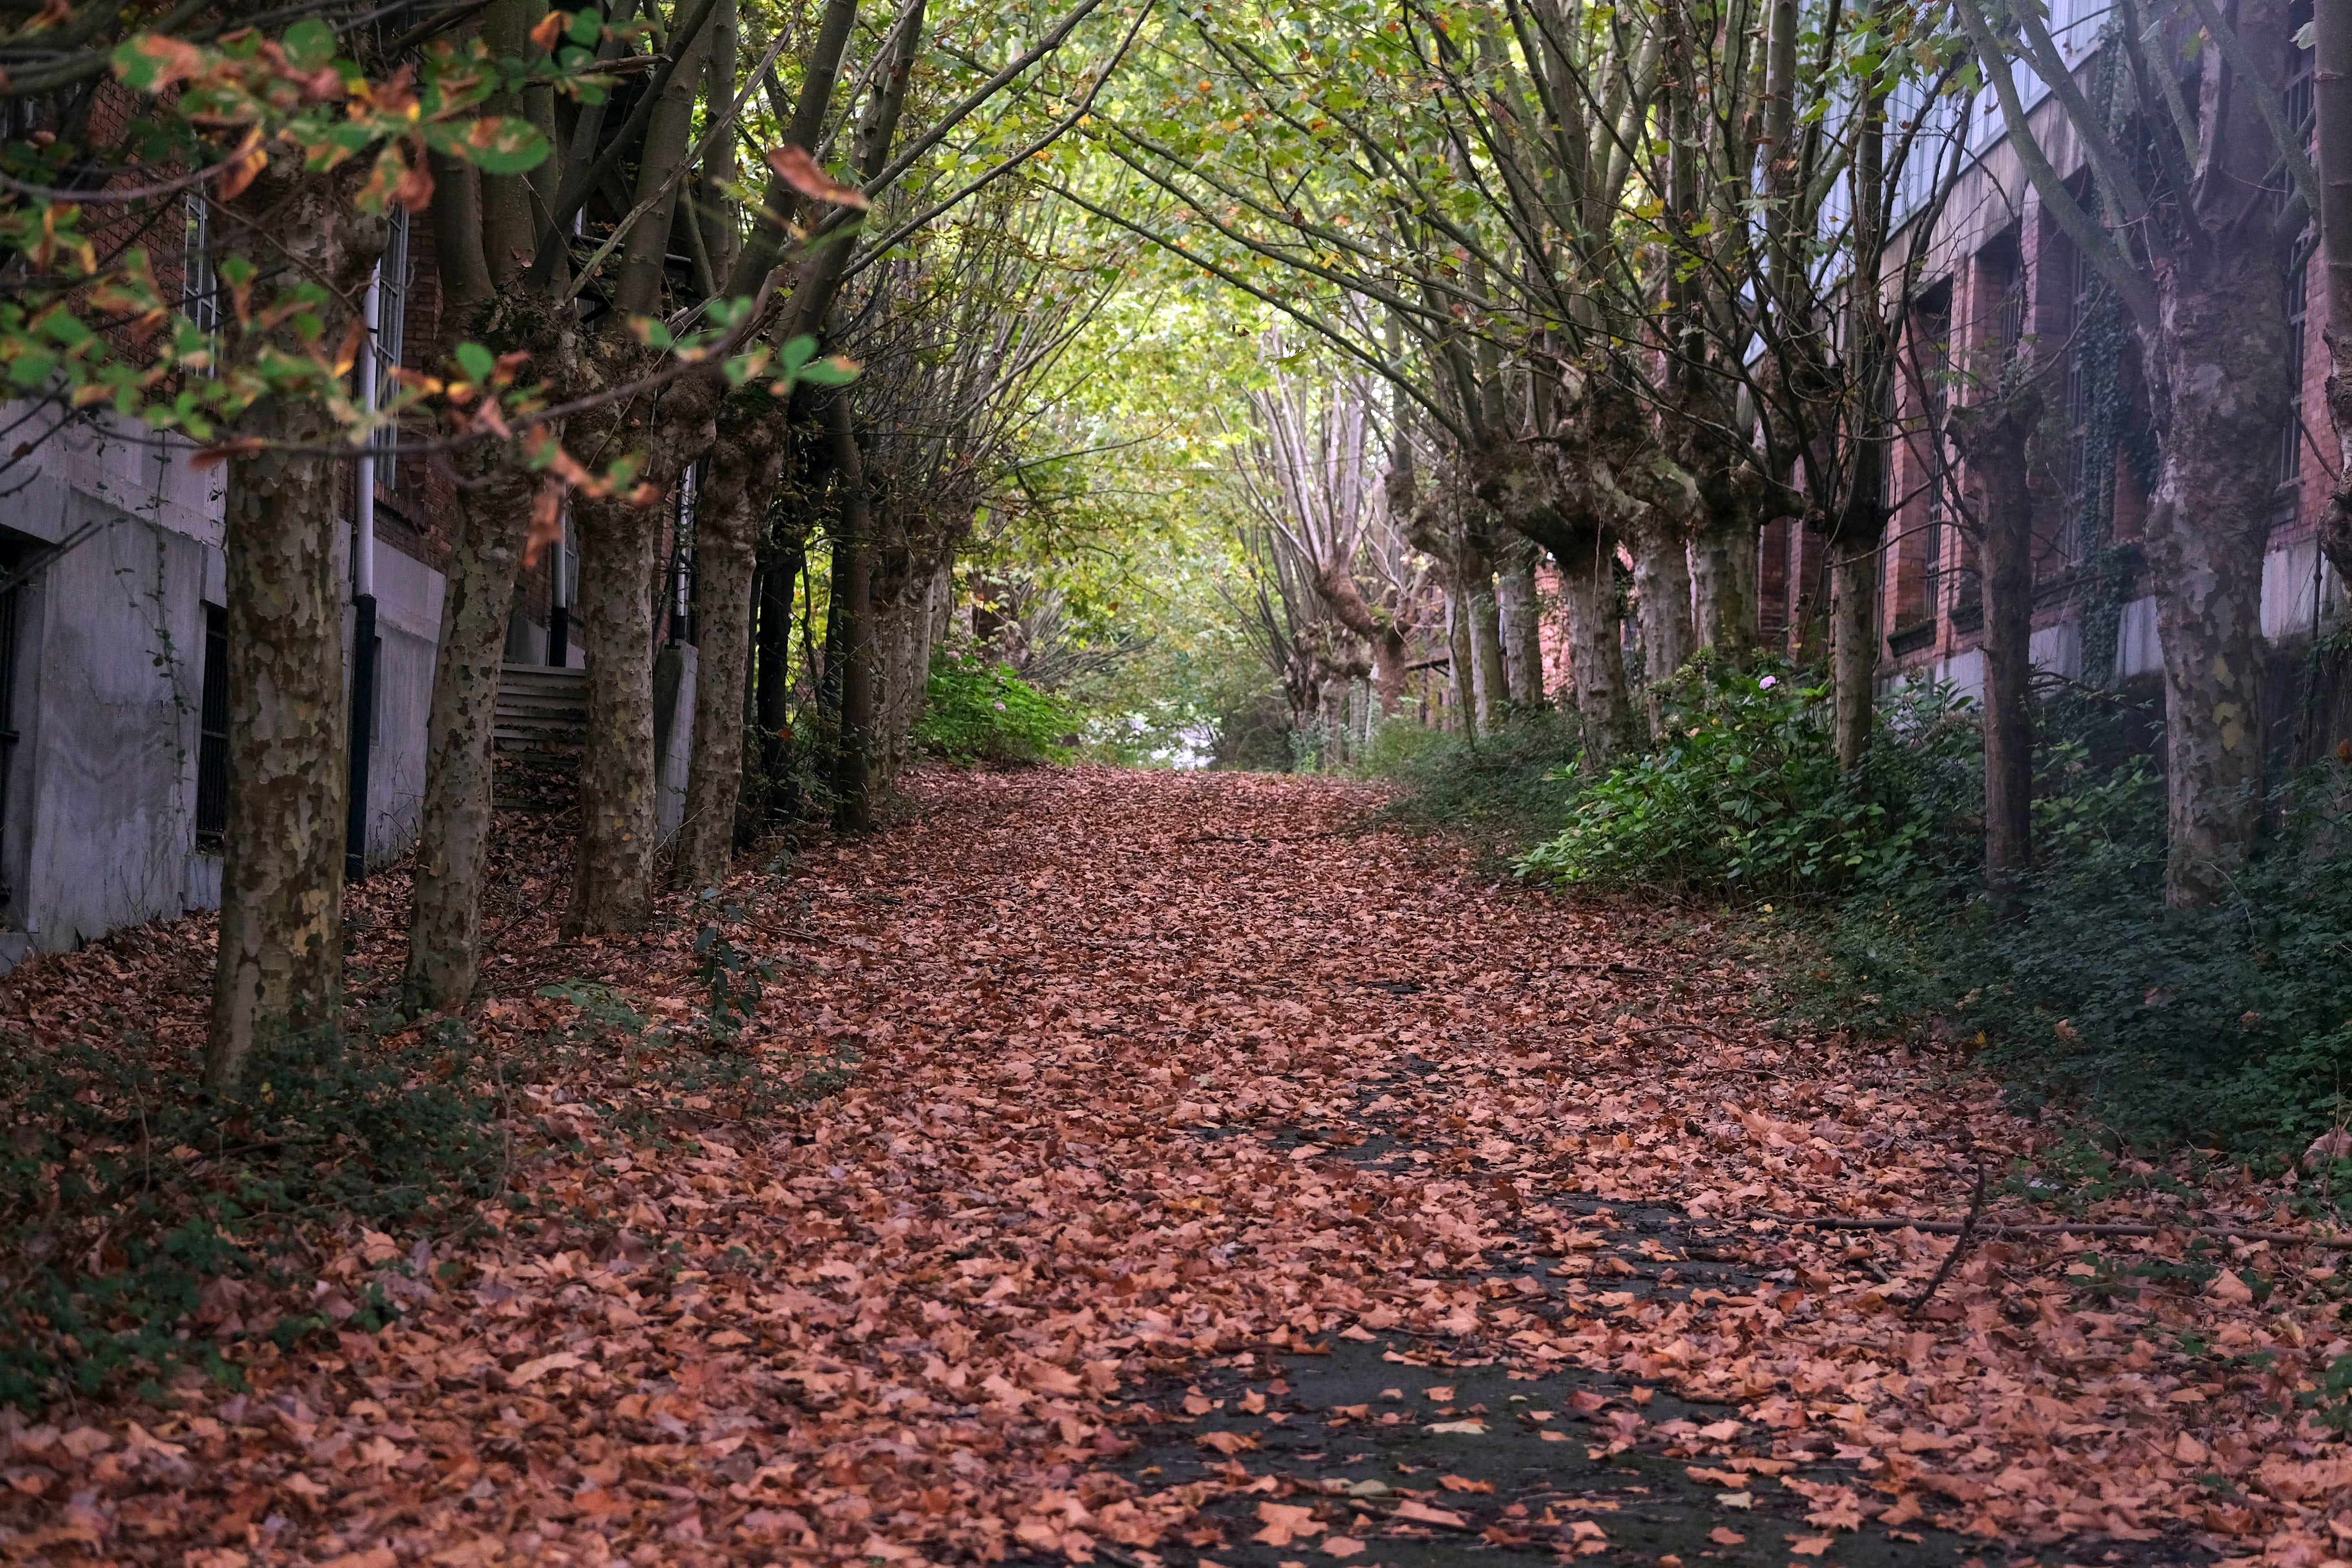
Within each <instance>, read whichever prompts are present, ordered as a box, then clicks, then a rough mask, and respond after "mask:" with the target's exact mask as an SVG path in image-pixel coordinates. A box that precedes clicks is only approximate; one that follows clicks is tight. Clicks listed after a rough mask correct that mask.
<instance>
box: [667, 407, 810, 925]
mask: <svg viewBox="0 0 2352 1568" xmlns="http://www.w3.org/2000/svg"><path fill="white" fill-rule="evenodd" d="M784 434H785V433H784V430H783V427H782V412H781V411H780V410H768V409H761V410H760V411H758V413H757V416H756V417H750V418H744V419H740V420H737V421H734V422H731V426H730V432H729V434H728V435H727V436H726V437H725V438H723V439H721V440H719V442H717V443H716V444H714V445H713V446H712V448H711V452H710V456H709V463H708V464H707V465H706V477H705V479H704V483H703V487H702V493H701V510H700V512H699V514H698V516H697V517H696V519H695V534H694V567H695V583H696V593H695V599H696V618H697V622H698V631H699V636H698V659H697V661H696V664H695V676H694V679H695V686H694V755H693V757H692V758H691V760H690V761H689V763H688V771H687V784H686V822H685V826H684V828H683V830H682V831H681V832H680V834H679V838H678V846H677V864H676V866H675V868H674V871H673V875H672V880H673V881H674V882H675V883H677V885H678V886H680V887H703V886H714V885H716V884H717V883H720V882H723V881H725V880H726V876H727V873H728V871H729V869H730V867H731V866H732V865H733V864H734V860H735V830H736V808H737V804H738V802H739V801H740V799H741V795H742V789H743V730H744V707H745V694H746V688H747V687H748V686H749V685H750V678H751V608H752V606H751V591H752V580H753V577H754V576H755V573H756V568H757V565H758V551H759V537H760V524H761V521H762V520H763V519H764V518H765V517H766V516H767V512H768V503H769V501H770V499H771V498H772V497H773V495H774V493H775V488H776V484H777V481H778V479H779V478H780V477H781V476H782V471H783V461H784V452H785V442H784V440H783V436H784Z"/></svg>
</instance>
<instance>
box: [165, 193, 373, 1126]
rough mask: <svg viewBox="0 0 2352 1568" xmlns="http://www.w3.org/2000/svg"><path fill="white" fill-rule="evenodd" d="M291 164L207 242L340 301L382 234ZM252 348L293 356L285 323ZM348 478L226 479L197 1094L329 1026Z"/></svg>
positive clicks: (307, 411) (306, 424)
mask: <svg viewBox="0 0 2352 1568" xmlns="http://www.w3.org/2000/svg"><path fill="white" fill-rule="evenodd" d="M298 164H299V161H297V160H291V159H287V160H277V161H273V162H272V164H271V167H270V168H269V170H268V172H265V173H264V174H263V175H262V176H261V178H259V179H258V180H257V181H256V182H255V183H254V184H253V185H252V186H251V188H249V189H248V190H247V192H246V193H245V195H244V197H243V199H242V200H240V201H239V202H238V204H236V209H235V211H234V213H233V214H231V215H230V216H229V217H228V218H227V219H226V220H224V221H222V222H220V223H219V225H218V226H217V228H216V230H215V232H216V233H217V234H219V235H221V236H222V239H223V242H224V244H225V247H226V249H228V250H229V251H231V252H234V253H236V254H241V255H244V256H247V257H248V258H249V259H251V260H252V261H253V262H254V264H255V266H256V267H257V268H259V269H260V270H262V271H263V272H265V273H267V274H276V273H278V271H279V270H280V269H282V268H284V267H288V266H289V265H290V266H292V267H297V268H299V269H300V270H301V271H302V272H304V273H306V274H308V275H309V276H311V277H317V278H319V279H320V280H322V281H324V282H326V283H327V284H328V285H329V286H330V287H333V288H335V289H336V290H338V291H339V292H340V293H341V297H342V298H345V299H347V300H352V301H356V300H357V299H358V298H359V297H360V293H361V291H362V288H363V287H365V285H366V281H367V275H368V269H369V268H370V267H372V266H373V265H374V261H375V258H376V256H378V255H380V254H381V253H382V252H383V243H384V237H385V233H386V229H385V225H384V223H383V219H381V218H368V217H363V216H362V215H360V214H357V213H355V212H354V211H353V210H352V206H351V188H352V184H353V183H355V182H354V181H353V180H352V179H351V178H350V177H349V176H348V175H345V174H337V175H331V176H320V175H310V174H303V173H300V172H297V169H298ZM343 325H344V323H342V322H340V321H334V322H331V323H330V331H331V332H340V331H341V330H342V328H343ZM268 338H269V339H270V340H271V343H272V346H274V347H275V348H277V349H278V350H280V351H285V352H299V351H300V348H299V343H298V342H297V340H295V336H294V331H293V329H292V327H291V326H290V325H287V326H281V327H279V328H278V329H276V330H275V331H273V332H271V333H270V334H268ZM256 348H257V345H254V344H251V343H247V344H245V345H240V348H239V352H240V354H241V355H247V354H250V353H252V352H253V351H254V350H255V349H256ZM236 434H238V435H240V436H254V437H260V438H262V439H264V440H267V441H271V442H278V443H285V444H312V445H318V446H326V445H329V444H331V443H332V442H333V441H334V439H335V437H336V434H337V426H336V423H335V419H334V415H333V413H331V411H330V410H329V409H328V408H327V406H326V405H325V404H324V403H323V402H320V401H318V400H315V399H288V400H279V399H277V398H268V399H264V400H263V401H262V402H259V403H257V405H255V407H254V408H253V409H252V410H250V411H249V412H248V413H247V415H246V416H245V417H244V418H243V419H241V420H239V421H238V424H237V430H236ZM348 478H349V471H348V470H347V469H346V468H345V467H344V465H342V464H341V463H340V462H337V461H335V460H334V459H332V458H329V457H322V456H319V455H310V454H297V453H292V452H286V451H276V450H264V451H261V452H256V453H249V454H246V455H240V456H237V457H235V458H233V459H232V460H231V461H230V464H229V467H228V498H227V513H226V536H227V537H226V544H227V555H228V576H227V606H226V608H227V612H228V614H227V622H228V693H229V710H228V821H227V824H226V832H225V835H224V839H223V851H222V852H223V865H222V871H221V918H220V947H219V953H218V967H217V968H216V970H215V977H214V987H213V1009H212V1023H211V1030H210V1033H209V1036H208V1038H207V1040H206V1043H205V1081H206V1082H208V1083H210V1084H212V1085H214V1086H215V1087H219V1086H223V1085H226V1084H229V1083H233V1082H236V1080H237V1078H238V1077H239V1076H240V1075H241V1074H242V1072H243V1071H244V1068H245V1064H246V1061H247V1058H248V1057H249V1056H250V1054H251V1052H252V1051H253V1048H254V1047H255V1045H256V1044H257V1043H260V1042H264V1041H267V1040H270V1039H273V1038H278V1037H282V1036H284V1035H286V1034H291V1033H302V1032H306V1031H310V1030H332V1029H334V1028H335V1027H337V1026H338V1024H339V1022H340V1019H341V1008H342V977H343V946H342V887H343V849H344V834H345V826H346V823H345V810H344V802H345V790H346V789H348V787H349V779H348V778H347V776H346V775H347V769H346V766H345V748H346V747H348V746H349V744H350V736H349V734H348V729H347V726H346V723H345V708H346V704H347V702H348V701H349V695H348V693H347V690H346V685H345V672H344V658H343V575H342V570H341V568H342V565H343V549H342V548H341V547H342V542H343V530H342V527H341V505H340V501H341V494H342V490H343V486H344V484H345V482H346V481H347V479H348Z"/></svg>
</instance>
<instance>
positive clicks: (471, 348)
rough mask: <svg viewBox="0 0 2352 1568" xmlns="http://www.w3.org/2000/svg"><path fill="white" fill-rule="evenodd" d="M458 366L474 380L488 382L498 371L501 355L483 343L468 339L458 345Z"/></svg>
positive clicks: (468, 378)
mask: <svg viewBox="0 0 2352 1568" xmlns="http://www.w3.org/2000/svg"><path fill="white" fill-rule="evenodd" d="M457 368H458V369H460V370H462V371H465V372H466V379H467V380H468V381H472V382H488V380H489V379H490V378H491V377H492V376H493V375H495V374H497V373H498V369H499V357H498V356H497V355H496V354H493V353H491V352H490V351H489V350H488V349H486V348H484V347H482V345H481V344H479V343H476V342H472V341H470V340H469V341H467V342H463V343H460V344H458V345H457Z"/></svg>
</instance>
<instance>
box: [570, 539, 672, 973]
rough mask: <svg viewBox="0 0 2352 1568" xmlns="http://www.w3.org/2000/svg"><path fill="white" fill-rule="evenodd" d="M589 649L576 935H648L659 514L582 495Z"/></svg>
mask: <svg viewBox="0 0 2352 1568" xmlns="http://www.w3.org/2000/svg"><path fill="white" fill-rule="evenodd" d="M572 528H573V531H574V533H575V535H576V537H577V538H578V541H579V546H580V600H579V606H578V608H579V621H578V625H579V628H580V647H581V652H582V653H583V655H584V657H585V662H586V664H587V667H588V732H587V744H586V747H585V748H584V752H583V756H582V757H581V759H580V844H579V852H578V855H577V857H576V859H575V860H574V862H573V864H572V902H571V904H570V905H569V906H568V907H567V908H566V909H565V910H564V912H563V922H562V934H563V936H564V938H565V940H567V941H569V940H572V939H574V938H577V937H581V936H601V935H604V934H606V933H609V932H622V931H641V930H643V929H644V928H645V925H646V920H647V919H648V918H649V917H650V916H651V915H652V914H653V904H654V850H655V847H656V844H655V840H656V821H657V819H656V815H655V810H656V799H655V796H656V784H655V779H654V662H653V653H654V600H655V597H656V595H655V592H654V581H655V563H656V561H657V560H658V559H659V558H660V553H661V518H660V515H659V514H658V513H657V512H654V511H648V510H646V509H644V508H642V507H632V506H630V505H628V504H627V503H626V502H625V501H619V500H595V499H592V498H590V497H585V496H583V497H580V498H579V500H578V501H577V502H576V503H575V505H574V506H573V507H572Z"/></svg>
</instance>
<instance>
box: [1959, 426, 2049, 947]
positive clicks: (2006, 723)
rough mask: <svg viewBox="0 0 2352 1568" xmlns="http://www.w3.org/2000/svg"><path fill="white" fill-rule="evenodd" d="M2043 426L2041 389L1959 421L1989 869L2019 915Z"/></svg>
mask: <svg viewBox="0 0 2352 1568" xmlns="http://www.w3.org/2000/svg"><path fill="white" fill-rule="evenodd" d="M2041 416H2042V400H2041V396H2040V394H2039V392H2036V391H2035V390H2034V388H2033V386H2032V383H2030V382H2029V383H2026V384H2024V385H2022V386H2020V387H2018V388H2017V389H2015V390H2013V391H2011V392H2008V393H2006V395H2004V396H2002V397H2000V399H1998V400H1997V401H1994V402H1988V403H1985V404H1982V405H1979V406H1978V407H1973V408H1956V409H1954V410H1953V411H1952V413H1951V422H1950V431H1951V436H1952V441H1953V444H1955V445H1956V446H1957V447H1958V449H1959V452H1960V455H1961V456H1962V457H1963V458H1964V459H1965V466H1964V467H1963V468H1962V469H1961V478H1962V484H1963V486H1964V489H1963V493H1962V497H1961V499H1962V501H1963V502H1964V503H1965V505H1966V508H1967V514H1968V517H1969V521H1970V523H1971V524H1972V526H1973V528H1974V529H1975V532H1976V535H1977V538H1978V546H1977V559H1978V561H1979V579H1978V580H1979V584H1980V586H1981V589H1982V593H1983V598H1984V656H1985V682H1984V795H1985V815H1984V859H1985V882H1986V885H1987V888H1988V890H1989V891H1990V894H1991V896H1992V900H1993V904H1994V907H1995V908H1996V909H1997V910H1999V911H2000V912H2001V913H2004V914H2006V913H2010V912H2011V911H2012V910H2013V909H2014V908H2015V907H2016V904H2017V900H2018V898H2019V895H2020V893H2021V884H2022V883H2023V880H2024V877H2025V873H2026V872H2027V871H2028V870H2029V869H2030V867H2031V866H2032V852H2033V838H2032V834H2033V715H2032V675H2033V672H2032V644H2033V493H2032V489H2031V487H2030V486H2028V485H2027V483H2026V476H2027V475H2028V474H2030V473H2031V472H2032V466H2031V462H2030V453H2029V450H2028V444H2029V442H2030V441H2031V439H2032V430H2033V426H2034V423H2035V422H2036V421H2038V420H2039V419H2040V418H2041Z"/></svg>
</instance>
